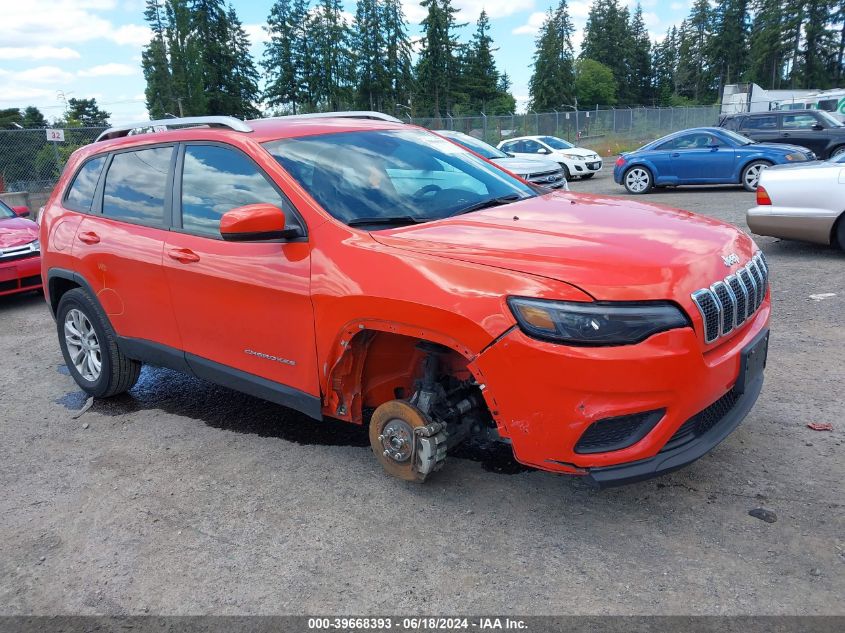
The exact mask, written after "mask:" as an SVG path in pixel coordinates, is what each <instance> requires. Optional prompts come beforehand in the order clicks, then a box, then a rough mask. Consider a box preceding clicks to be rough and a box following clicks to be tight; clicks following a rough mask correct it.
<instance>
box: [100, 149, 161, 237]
mask: <svg viewBox="0 0 845 633" xmlns="http://www.w3.org/2000/svg"><path fill="white" fill-rule="evenodd" d="M172 156H173V148H172V147H153V148H149V149H141V150H136V151H132V152H122V153H120V154H115V155H114V158H113V159H112V162H111V165H110V166H109V171H108V173H107V174H106V184H105V188H104V190H103V215H104V216H106V217H109V218H114V219H116V220H126V221H128V222H139V223H141V224H153V225H158V226H160V225H163V224H164V199H165V194H166V189H167V176H168V173H169V171H170V159H171V158H172Z"/></svg>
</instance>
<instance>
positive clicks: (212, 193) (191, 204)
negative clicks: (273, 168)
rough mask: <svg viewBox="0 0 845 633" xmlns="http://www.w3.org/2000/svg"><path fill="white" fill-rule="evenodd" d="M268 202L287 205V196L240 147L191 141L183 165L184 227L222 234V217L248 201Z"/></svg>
mask: <svg viewBox="0 0 845 633" xmlns="http://www.w3.org/2000/svg"><path fill="white" fill-rule="evenodd" d="M259 202H265V203H268V204H272V205H274V206H277V207H279V208H280V209H284V208H285V203H284V199H283V198H282V196H281V195H280V194H279V192H278V191H276V189H275V188H274V187H273V185H271V184H270V182H269V181H268V179H267V177H266V176H265V175H264V173H263V172H262V171H261V170H260V169H259V168H258V167H257V166H256V165H255V163H253V162H252V161H251V160H250V159H249V158H247V157H246V156H245V155H243V154H242V153H240V152H239V151H237V150H234V149H229V148H226V147H220V146H217V145H189V146H188V147H186V148H185V162H184V166H183V167H182V228H183V229H185V230H186V231H191V232H195V233H202V234H203V235H215V236H217V235H219V234H220V217H221V216H222V215H223V214H224V213H226V212H227V211H231V210H232V209H236V208H237V207H242V206H244V205H247V204H256V203H259Z"/></svg>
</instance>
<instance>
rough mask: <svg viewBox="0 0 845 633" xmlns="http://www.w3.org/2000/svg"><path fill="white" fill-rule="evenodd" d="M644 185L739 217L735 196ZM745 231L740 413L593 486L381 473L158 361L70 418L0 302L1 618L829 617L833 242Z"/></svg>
mask: <svg viewBox="0 0 845 633" xmlns="http://www.w3.org/2000/svg"><path fill="white" fill-rule="evenodd" d="M572 188H573V189H574V190H580V191H592V192H601V193H613V194H617V195H619V194H622V193H623V190H622V189H621V188H620V187H617V186H616V185H614V184H613V182H612V179H611V177H610V174H609V173H608V172H604V173H602V174H600V175H599V176H598V177H596V178H595V179H593V180H592V181H588V182H576V183H573V187H572ZM648 199H650V200H652V201H654V202H659V203H662V204H667V205H671V206H677V207H681V208H685V209H690V210H693V211H698V212H702V213H706V214H708V215H712V216H714V217H718V218H721V219H725V220H728V221H730V222H733V223H735V224H737V225H738V226H740V227H743V228H745V224H744V221H743V211H744V210H745V208H746V207H748V206H750V205H751V204H752V199H753V198H752V196H751V194H747V193H744V192H742V191H740V190H737V189H736V188H708V189H697V190H695V189H685V190H679V191H674V192H658V193H655V194H652V195H650V196H648ZM758 243H759V244H760V246H761V247H762V248H763V250H764V251H765V253H766V256H767V257H768V260H769V263H770V265H771V268H772V271H773V272H772V279H773V293H774V301H775V308H774V317H773V322H772V342H771V349H770V356H769V369H768V371H767V379H766V386H765V388H764V391H763V394H762V396H761V397H760V400H759V402H758V404H757V406H756V408H755V409H754V410H753V411H752V413H751V414H750V416H749V417H748V418H747V419H746V420H745V422H744V423H743V424H742V425H741V426H740V427H739V429H738V430H737V431H736V432H735V433H734V434H733V435H732V436H731V437H729V438H728V439H727V440H726V441H725V442H724V443H723V444H722V445H720V446H719V447H718V448H717V449H716V450H714V451H713V452H712V453H711V454H709V455H707V456H705V457H704V458H703V459H701V460H700V461H698V462H696V463H695V464H693V465H692V466H690V467H689V468H686V469H684V470H682V471H679V472H677V473H674V474H672V475H670V476H667V477H664V478H661V479H657V480H652V481H649V482H645V483H640V484H637V485H632V486H628V487H625V488H620V489H613V490H609V491H604V492H596V491H594V490H592V489H590V488H589V487H588V486H586V485H585V484H584V483H583V482H581V481H579V480H577V479H573V478H567V477H562V476H554V475H550V474H546V473H541V472H535V471H526V470H524V469H522V468H520V467H518V466H516V465H515V464H514V463H513V462H512V461H510V460H509V459H508V458H507V456H504V455H497V454H493V455H491V454H480V453H477V452H472V451H470V452H468V453H466V454H465V455H464V457H462V458H450V462H449V463H448V464H447V468H446V469H445V470H444V471H443V472H441V473H439V475H438V476H436V477H434V478H433V480H431V481H430V482H429V483H427V484H426V485H424V486H417V485H412V484H406V483H403V482H400V481H395V480H391V479H388V478H386V477H385V476H384V475H383V474H382V471H381V469H380V468H379V466H378V465H377V464H376V462H375V460H374V459H373V458H372V456H371V454H370V452H369V449H368V448H366V447H365V445H366V437H365V435H364V434H363V432H361V431H360V430H358V429H357V428H351V427H346V426H343V425H340V424H338V423H334V422H328V421H327V422H325V423H322V424H318V423H315V422H311V421H310V420H308V419H305V418H303V417H301V416H299V415H296V414H293V413H291V412H289V411H287V410H285V409H282V408H279V407H276V406H273V405H269V404H266V403H264V402H261V401H258V400H255V399H252V398H249V397H245V396H241V395H238V394H235V393H233V392H230V391H228V390H226V389H223V388H219V387H215V386H212V385H209V384H206V383H203V382H200V381H197V380H194V379H189V378H185V377H182V376H180V375H178V374H175V373H173V372H170V371H165V370H157V369H149V368H147V369H145V370H144V374H143V376H142V381H141V382H140V383H139V385H138V386H137V387H136V388H135V389H134V390H133V391H132V392H131V393H130V394H129V395H128V396H123V397H120V398H118V399H116V400H113V401H109V402H97V403H95V405H94V407H93V408H92V409H91V410H90V411H88V412H87V413H85V414H84V415H83V416H82V417H80V418H79V419H73V418H72V415H73V410H74V409H78V408H79V407H80V406H82V404H83V402H84V398H83V397H82V395H81V393H80V392H79V391H78V390H77V388H76V386H75V385H74V383H73V381H72V380H71V378H70V377H69V376H68V375H67V373H66V370H65V369H64V367H63V365H62V357H61V355H60V353H59V348H58V345H57V342H56V334H55V328H54V324H53V321H52V319H51V317H50V315H49V313H48V310H47V308H46V306H45V304H44V302H43V299H42V298H41V297H36V296H33V295H29V296H23V297H19V298H12V299H10V298H6V299H0V318H2V329H0V354H2V357H3V358H4V359H5V360H4V362H3V365H2V368H0V392H2V397H3V407H2V416H0V418H2V419H0V445H2V455H3V459H2V462H0V485H2V488H3V491H4V492H3V495H2V496H0V612H2V613H5V614H15V613H17V614H20V613H27V614H30V613H34V614H45V613H49V614H56V613H85V614H94V613H108V614H140V613H148V612H149V613H164V614H198V613H227V614H235V613H238V614H252V613H262V614H263V613H268V614H269V613H289V614H295V613H315V612H316V613H337V614H344V613H346V614H348V613H359V614H372V613H375V612H380V613H386V614H395V613H405V614H414V615H418V614H448V613H456V612H464V613H467V612H470V613H490V612H499V613H518V614H564V613H568V614H577V613H593V614H601V613H621V614H740V613H742V614H746V613H749V614H763V613H776V614H832V613H837V614H842V613H845V611H843V603H842V596H843V595H845V536H844V535H845V521H843V508H845V498H843V497H844V495H843V484H842V482H843V480H845V459H843V446H842V442H843V439H845V419H843V416H842V412H843V409H845V395H843V385H845V309H843V307H845V254H843V253H841V252H837V251H834V250H832V249H829V248H821V247H815V246H808V245H802V244H798V243H790V242H780V241H776V240H772V239H768V238H759V239H758ZM818 293H836V296H834V297H830V298H826V299H823V300H813V299H811V298H810V295H813V294H818ZM809 422H831V423H832V424H833V425H834V431H833V432H832V433H831V432H815V431H812V430H810V429H808V428H807V426H806V425H807V423H809ZM758 507H764V508H767V509H769V510H771V511H773V512H774V513H776V515H777V521H776V522H775V523H766V522H764V521H761V520H759V519H757V518H754V517H752V516H749V514H748V512H749V510H752V509H754V508H758Z"/></svg>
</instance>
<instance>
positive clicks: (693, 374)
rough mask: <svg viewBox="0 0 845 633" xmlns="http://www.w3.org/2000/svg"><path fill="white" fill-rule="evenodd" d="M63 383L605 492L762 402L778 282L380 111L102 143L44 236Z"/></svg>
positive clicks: (695, 447) (695, 446)
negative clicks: (145, 366)
mask: <svg viewBox="0 0 845 633" xmlns="http://www.w3.org/2000/svg"><path fill="white" fill-rule="evenodd" d="M41 243H42V245H43V249H44V253H43V266H42V273H43V279H44V285H45V288H46V293H45V294H46V296H47V300H48V302H49V305H50V306H51V308H52V310H53V313H54V315H55V317H56V322H57V326H58V335H59V343H60V345H61V348H62V353H63V354H64V357H65V361H66V362H67V365H68V368H69V369H70V372H71V375H72V376H73V377H74V379H75V380H76V382H77V383H78V384H79V386H80V387H81V388H82V389H84V390H85V391H86V392H88V393H89V394H91V395H93V396H96V397H107V396H111V395H114V394H117V393H120V392H123V391H126V390H128V389H130V388H131V387H132V385H133V384H134V383H135V381H136V379H137V378H138V373H139V371H140V368H141V363H150V364H154V365H159V366H164V367H170V368H174V369H177V370H181V371H183V372H187V373H190V374H193V375H196V376H198V377H200V378H204V379H208V380H211V381H216V382H218V383H220V384H223V385H226V386H228V387H231V388H233V389H237V390H241V391H243V392H246V393H249V394H252V395H255V396H259V397H261V398H265V399H267V400H270V401H273V402H277V403H279V404H282V405H284V406H287V407H291V408H294V409H297V410H299V411H301V412H303V413H305V414H307V415H308V416H311V417H312V418H316V419H321V418H322V417H323V416H330V417H333V418H339V419H342V420H346V421H348V422H351V423H353V424H369V435H370V441H371V444H372V448H373V451H374V453H375V456H376V457H377V459H378V460H379V461H380V462H381V464H382V465H383V466H384V468H385V470H386V471H387V472H389V473H390V474H393V475H395V476H398V477H401V478H404V479H408V480H416V481H422V480H423V479H425V478H426V477H427V476H428V475H429V474H430V473H432V472H434V471H436V470H437V469H438V468H440V467H441V466H442V465H443V462H444V459H445V457H446V454H447V451H448V450H449V449H451V448H452V447H453V446H455V445H456V444H458V443H459V442H461V441H463V440H466V439H467V438H482V439H485V440H488V441H489V440H496V441H501V442H506V443H507V444H510V445H511V447H512V449H513V453H514V456H515V457H516V459H517V460H519V461H520V462H522V463H524V464H528V465H530V466H533V467H536V468H540V469H543V470H549V471H554V472H561V473H570V474H575V475H582V476H585V477H587V478H588V479H589V480H590V481H591V482H593V483H595V484H597V485H600V486H604V485H613V484H618V483H623V482H627V481H635V480H638V479H643V478H646V477H650V476H653V475H656V474H659V473H663V472H668V471H670V470H673V469H675V468H678V467H680V466H683V465H685V464H687V463H689V462H691V461H693V460H695V459H696V458H698V457H700V456H701V455H703V454H704V453H705V452H707V451H708V450H709V449H711V448H712V447H714V446H715V445H716V444H718V443H719V442H720V441H721V440H722V439H724V438H725V437H726V436H727V435H728V434H729V433H730V432H731V431H732V430H733V429H734V428H736V426H737V425H738V424H739V423H740V421H741V420H742V419H743V418H744V417H745V415H746V414H747V413H748V412H749V410H750V409H751V407H752V406H753V404H754V402H755V400H756V399H757V396H758V394H759V393H760V389H761V387H762V383H763V367H764V365H765V360H766V349H767V343H768V320H769V311H770V303H769V290H768V266H767V264H766V261H765V259H764V258H763V255H762V254H761V253H760V252H759V251H758V250H757V248H756V247H755V245H754V242H752V240H751V239H750V238H749V237H748V236H747V235H745V234H744V233H742V232H741V231H739V230H737V229H736V228H734V227H733V226H730V225H727V224H724V223H722V222H718V221H716V220H712V219H708V218H704V217H700V216H697V215H694V214H692V213H686V212H683V211H675V210H671V209H667V208H663V207H658V206H654V205H649V204H643V203H640V202H633V201H630V200H627V199H618V198H611V197H606V196H594V195H579V194H574V193H569V192H560V191H558V192H553V193H550V192H547V191H544V190H540V189H538V188H536V187H534V186H533V185H530V184H529V183H526V182H525V181H523V180H520V179H518V178H516V177H514V176H513V175H511V174H509V173H508V172H506V171H503V170H502V169H500V168H498V167H496V166H495V165H493V164H492V163H489V162H487V161H485V160H483V159H482V158H480V157H478V156H476V155H475V154H472V153H470V152H468V151H466V150H464V149H462V148H460V147H458V146H456V145H454V144H452V143H450V142H448V141H447V140H445V139H442V138H440V137H439V136H437V135H435V134H432V133H430V132H427V131H425V130H423V129H420V128H416V127H412V126H409V125H404V124H402V123H401V122H399V121H398V120H396V119H392V117H387V116H384V115H379V114H377V113H349V114H346V115H340V114H335V115H330V116H326V115H317V116H294V117H282V118H277V119H264V120H256V121H248V122H243V121H238V120H236V119H231V118H228V117H200V118H192V119H175V120H168V121H154V122H148V123H144V124H138V125H134V126H126V127H124V128H113V129H111V130H108V131H106V132H104V133H103V134H102V135H101V137H100V138H99V139H98V140H97V142H95V143H93V144H92V145H89V146H87V147H84V148H82V149H80V150H78V151H77V152H76V153H75V154H74V155H73V157H72V158H71V160H70V161H69V163H68V166H67V169H66V170H65V173H64V174H63V176H62V178H61V181H60V182H59V184H58V186H57V187H56V190H55V192H54V193H53V196H52V198H51V199H50V201H49V202H48V204H47V205H46V208H45V211H44V214H43V219H42V222H41Z"/></svg>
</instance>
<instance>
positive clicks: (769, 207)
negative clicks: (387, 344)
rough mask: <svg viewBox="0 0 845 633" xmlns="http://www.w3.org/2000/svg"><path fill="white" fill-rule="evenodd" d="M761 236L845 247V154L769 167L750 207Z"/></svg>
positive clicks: (752, 222)
mask: <svg viewBox="0 0 845 633" xmlns="http://www.w3.org/2000/svg"><path fill="white" fill-rule="evenodd" d="M745 218H746V221H747V222H748V228H749V229H751V231H752V232H753V233H757V234H758V235H770V236H772V237H781V238H784V239H790V240H801V241H805V242H814V243H816V244H830V245H832V246H838V247H839V248H841V249H843V250H845V154H840V155H839V157H837V158H836V159H835V160H831V161H826V162H814V163H808V164H805V165H790V166H786V165H785V166H783V167H772V168H771V169H767V170H766V171H765V172H763V174H762V175H761V178H760V186H759V187H758V188H757V206H755V207H753V208H751V209H749V210H748V212H747V214H746V216H745Z"/></svg>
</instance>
